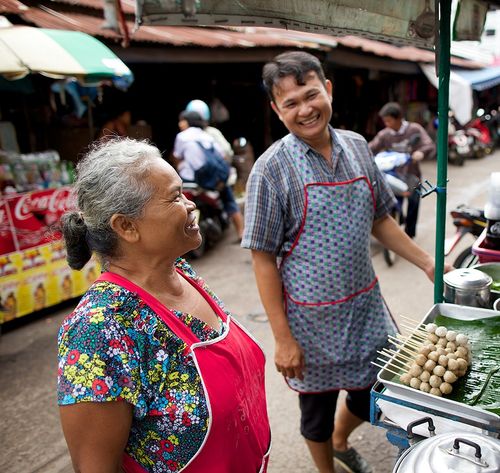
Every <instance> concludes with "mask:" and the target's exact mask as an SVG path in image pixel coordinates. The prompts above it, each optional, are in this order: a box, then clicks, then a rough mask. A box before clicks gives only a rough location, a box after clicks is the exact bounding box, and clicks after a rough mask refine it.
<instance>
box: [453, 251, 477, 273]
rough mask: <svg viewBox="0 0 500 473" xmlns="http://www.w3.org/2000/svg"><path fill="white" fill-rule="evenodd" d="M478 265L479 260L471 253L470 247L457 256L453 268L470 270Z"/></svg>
mask: <svg viewBox="0 0 500 473" xmlns="http://www.w3.org/2000/svg"><path fill="white" fill-rule="evenodd" d="M478 263H479V258H478V257H477V256H476V255H475V254H473V253H472V246H469V247H468V248H465V250H463V251H462V252H461V253H460V254H459V255H458V256H457V259H456V260H455V262H454V263H453V266H454V267H455V268H471V267H472V266H475V265H476V264H478Z"/></svg>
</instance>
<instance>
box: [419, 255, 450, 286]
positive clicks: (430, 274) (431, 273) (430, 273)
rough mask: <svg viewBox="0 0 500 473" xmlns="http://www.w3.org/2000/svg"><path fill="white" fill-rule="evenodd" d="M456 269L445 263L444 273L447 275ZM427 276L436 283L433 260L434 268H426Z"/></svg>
mask: <svg viewBox="0 0 500 473" xmlns="http://www.w3.org/2000/svg"><path fill="white" fill-rule="evenodd" d="M454 269H455V268H454V267H453V266H452V265H451V264H449V263H446V262H445V263H444V273H447V272H449V271H453V270H454ZM424 271H425V274H426V275H427V277H428V278H429V279H430V280H431V281H432V282H434V271H435V266H434V260H433V263H432V266H427V267H426V268H425V270H424Z"/></svg>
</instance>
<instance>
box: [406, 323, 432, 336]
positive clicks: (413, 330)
mask: <svg viewBox="0 0 500 473" xmlns="http://www.w3.org/2000/svg"><path fill="white" fill-rule="evenodd" d="M401 326H402V327H404V328H406V329H408V330H411V331H412V332H413V333H418V334H419V335H422V336H423V337H425V338H427V335H429V333H428V332H426V331H425V330H422V329H420V328H417V327H411V326H410V325H406V324H404V323H403V324H401Z"/></svg>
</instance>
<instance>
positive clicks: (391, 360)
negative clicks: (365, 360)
mask: <svg viewBox="0 0 500 473" xmlns="http://www.w3.org/2000/svg"><path fill="white" fill-rule="evenodd" d="M377 353H380V354H381V355H383V356H387V357H390V358H389V359H388V360H385V359H383V358H381V357H380V356H379V357H377V360H379V361H382V362H383V363H387V364H391V363H393V362H397V363H399V364H400V365H401V366H397V368H403V369H405V370H408V369H409V367H408V365H407V363H406V362H405V361H401V360H398V359H397V358H395V357H394V356H393V355H389V354H387V353H382V352H380V351H379V352H377Z"/></svg>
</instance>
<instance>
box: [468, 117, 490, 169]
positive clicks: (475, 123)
mask: <svg viewBox="0 0 500 473" xmlns="http://www.w3.org/2000/svg"><path fill="white" fill-rule="evenodd" d="M487 117H488V118H487ZM490 118H491V116H490V115H486V114H485V113H484V110H483V109H482V108H480V109H479V110H478V111H477V116H476V118H474V119H473V120H471V121H470V122H469V123H466V124H465V125H464V127H463V131H464V132H465V134H466V135H467V136H470V137H471V138H472V151H473V153H472V155H473V157H474V158H477V159H479V158H483V157H484V156H486V155H488V154H491V153H492V151H493V147H494V143H493V138H492V136H491V132H490V129H489V127H488V125H487V124H486V122H487V120H489V119H490Z"/></svg>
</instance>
